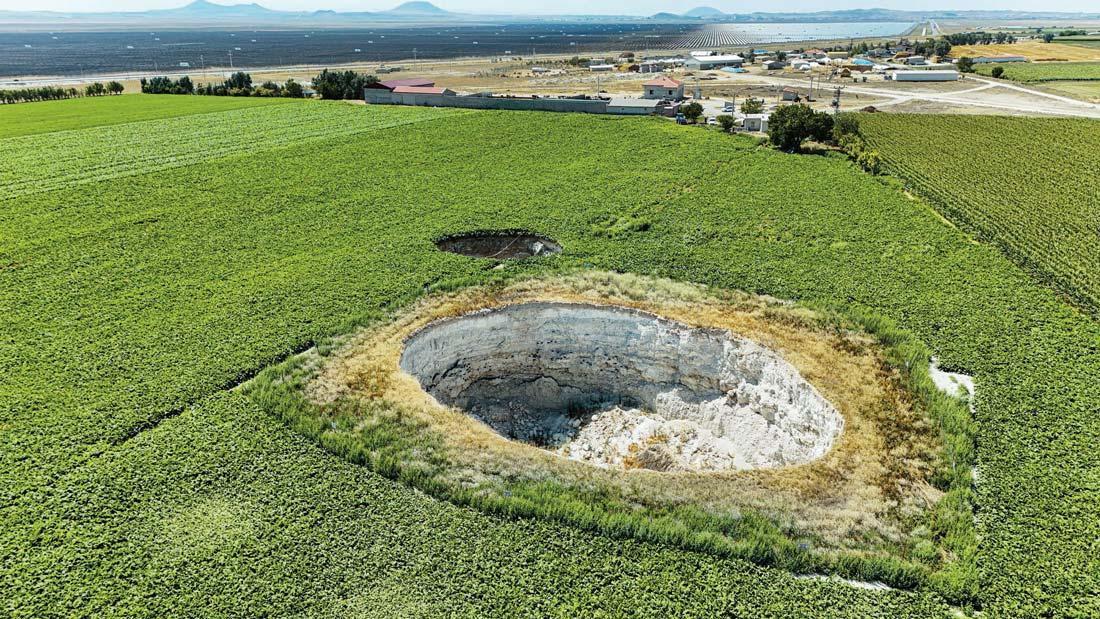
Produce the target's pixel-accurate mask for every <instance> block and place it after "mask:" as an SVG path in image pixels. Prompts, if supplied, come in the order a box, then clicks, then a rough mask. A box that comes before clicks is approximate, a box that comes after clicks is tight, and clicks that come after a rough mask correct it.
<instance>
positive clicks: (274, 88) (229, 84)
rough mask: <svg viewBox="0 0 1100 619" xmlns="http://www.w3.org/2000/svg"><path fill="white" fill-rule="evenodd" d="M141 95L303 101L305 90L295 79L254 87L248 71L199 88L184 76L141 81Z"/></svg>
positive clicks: (239, 72)
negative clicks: (293, 99)
mask: <svg viewBox="0 0 1100 619" xmlns="http://www.w3.org/2000/svg"><path fill="white" fill-rule="evenodd" d="M141 92H143V93H146V94H151V95H207V96H211V97H291V98H295V99H300V98H302V97H304V96H305V89H304V88H302V85H301V84H299V83H298V82H296V81H294V80H293V79H289V80H287V81H286V83H285V84H282V85H280V84H277V83H275V82H272V81H270V80H269V81H266V82H264V83H262V84H260V85H259V86H257V87H253V86H252V76H251V75H249V74H248V73H245V72H244V71H238V72H236V73H234V74H233V75H230V76H229V78H228V79H226V80H225V81H223V82H222V83H221V84H213V83H208V84H201V85H198V86H196V85H195V83H194V82H192V81H191V78H190V77H188V76H186V75H184V76H183V77H181V78H179V79H178V80H173V79H171V78H169V77H163V76H162V77H154V78H151V79H148V80H146V79H144V78H142V80H141Z"/></svg>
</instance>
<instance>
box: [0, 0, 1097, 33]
mask: <svg viewBox="0 0 1100 619" xmlns="http://www.w3.org/2000/svg"><path fill="white" fill-rule="evenodd" d="M928 19H955V20H975V21H989V20H1040V19H1041V20H1054V19H1082V20H1085V19H1090V20H1091V19H1100V13H1056V12H1045V11H895V10H888V9H856V10H837V11H819V12H816V13H738V14H730V13H723V12H722V11H719V10H718V9H715V8H713V7H708V6H700V7H696V8H694V9H691V10H690V11H688V12H687V13H685V14H683V15H676V14H674V13H670V12H667V11H666V12H661V13H657V14H656V15H653V16H651V17H641V16H630V15H575V14H574V15H537V16H536V15H523V14H511V15H477V14H466V13H451V12H449V11H446V10H444V9H441V8H439V7H438V6H436V5H434V4H432V3H431V2H429V1H428V0H411V1H409V2H405V3H403V4H400V5H398V6H396V7H394V8H392V9H390V10H388V11H379V12H374V13H372V12H365V11H359V12H344V11H332V10H315V11H276V10H272V9H268V8H266V7H263V6H260V5H259V4H255V3H250V4H217V3H214V2H209V1H208V0H194V2H191V3H190V4H187V5H185V6H181V7H177V8H174V9H158V10H151V11H110V12H103V13H82V12H78V11H35V10H29V11H27V10H20V11H8V10H0V27H6V28H8V29H17V30H44V31H52V30H58V29H64V30H81V29H86V28H96V29H99V28H104V27H119V28H126V29H131V28H132V29H145V28H165V27H167V28H186V27H201V28H207V27H222V28H226V27H246V28H247V27H261V26H262V27H268V28H278V27H305V26H311V27H312V26H316V27H347V26H351V25H366V24H375V23H377V24H399V23H400V24H431V23H435V24H444V23H447V24H449V23H456V24H457V23H466V24H470V23H478V24H485V23H540V22H577V23H581V22H584V23H596V22H602V23H634V22H640V21H659V22H665V23H680V24H699V23H761V22H772V23H814V22H869V21H896V22H907V21H908V22H919V21H924V20H928Z"/></svg>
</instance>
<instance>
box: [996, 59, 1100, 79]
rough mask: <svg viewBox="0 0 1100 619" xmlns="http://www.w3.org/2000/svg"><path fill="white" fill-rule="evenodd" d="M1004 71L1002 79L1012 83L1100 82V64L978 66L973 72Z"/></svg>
mask: <svg viewBox="0 0 1100 619" xmlns="http://www.w3.org/2000/svg"><path fill="white" fill-rule="evenodd" d="M997 66H1001V67H1002V68H1003V69H1004V75H1003V77H1004V78H1005V79H1009V80H1012V81H1014V82H1061V81H1080V82H1083V81H1091V80H1100V62H1028V63H1011V64H1006V65H995V64H980V65H977V66H976V67H975V71H976V72H977V73H980V74H981V75H990V74H991V72H992V71H993V68H994V67H997Z"/></svg>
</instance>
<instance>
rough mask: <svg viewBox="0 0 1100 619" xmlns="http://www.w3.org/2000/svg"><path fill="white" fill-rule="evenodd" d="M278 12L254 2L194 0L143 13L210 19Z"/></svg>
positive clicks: (268, 15)
mask: <svg viewBox="0 0 1100 619" xmlns="http://www.w3.org/2000/svg"><path fill="white" fill-rule="evenodd" d="M279 12H280V11H272V10H271V9H268V8H265V7H262V6H260V5H258V4H256V3H255V2H253V3H251V4H214V3H213V2H207V1H206V0H195V1H194V2H192V3H191V4H188V5H186V6H181V7H178V8H175V9H158V10H152V11H146V12H145V13H146V14H147V15H160V16H169V17H194V18H205V19H211V18H226V17H244V18H249V17H253V18H266V17H271V16H272V15H276V14H278V13H279Z"/></svg>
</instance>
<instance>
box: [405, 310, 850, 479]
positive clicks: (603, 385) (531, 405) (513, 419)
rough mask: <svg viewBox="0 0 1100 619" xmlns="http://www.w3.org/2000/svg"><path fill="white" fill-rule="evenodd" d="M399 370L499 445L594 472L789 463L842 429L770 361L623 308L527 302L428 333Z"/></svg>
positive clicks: (724, 340) (413, 344)
mask: <svg viewBox="0 0 1100 619" xmlns="http://www.w3.org/2000/svg"><path fill="white" fill-rule="evenodd" d="M400 365H401V369H402V370H404V371H405V372H407V373H409V374H410V375H412V376H413V377H415V378H416V379H417V380H418V381H419V382H420V385H421V386H422V387H423V388H424V390H425V391H427V392H428V393H429V394H431V395H432V396H433V397H434V398H435V399H436V400H437V401H438V402H440V403H441V404H444V405H447V406H453V407H456V408H459V409H462V410H463V411H465V412H466V413H467V414H469V415H471V416H473V417H475V418H477V419H479V420H481V421H483V422H484V423H486V424H487V425H489V426H490V427H492V428H493V429H494V430H496V431H497V432H498V433H500V434H501V435H503V436H505V437H507V438H510V439H513V440H517V441H523V442H527V443H532V444H535V445H538V446H540V447H543V448H546V449H549V450H552V451H555V452H558V453H560V454H562V455H565V456H567V457H569V458H573V459H576V460H581V461H584V462H588V463H591V464H596V465H599V466H605V467H616V468H646V469H651V470H658V471H685V470H690V471H723V470H742V469H753V468H773V467H779V466H785V465H792V464H801V463H805V462H810V461H812V460H815V459H817V458H820V457H821V456H822V455H824V454H825V453H826V452H827V451H828V450H829V449H830V447H831V446H832V444H833V442H834V440H835V439H836V437H837V436H838V435H839V434H840V432H841V429H842V427H843V418H842V417H841V415H840V414H839V413H838V412H837V410H836V409H835V408H834V407H833V406H832V405H831V404H830V403H829V402H828V401H827V400H825V398H823V397H822V396H821V395H820V394H819V393H818V391H817V390H816V389H814V387H813V386H812V385H811V384H810V383H808V382H807V381H806V380H805V379H804V378H803V377H802V376H801V375H800V374H799V372H798V370H797V369H796V368H795V367H794V366H792V365H791V364H790V363H788V362H787V361H786V360H784V359H783V358H782V357H781V356H780V355H779V354H777V353H776V352H774V351H772V350H770V349H768V348H766V347H764V346H762V345H760V344H758V343H756V342H753V341H751V340H748V339H745V338H742V337H738V336H736V335H734V334H732V333H730V332H729V331H725V330H720V329H703V328H695V327H691V326H689V325H686V324H683V323H680V322H676V321H673V320H669V319H665V318H661V317H658V316H655V315H653V314H648V313H645V312H641V311H637V310H632V309H628V308H624V307H615V306H600V305H587V304H574V303H551V302H531V303H521V304H516V305H509V306H504V307H501V308H497V309H492V310H485V311H480V312H476V313H473V314H467V315H465V316H460V317H457V318H449V319H445V320H440V321H436V322H434V323H431V324H429V325H428V326H426V327H424V328H423V329H420V330H419V331H417V332H415V333H414V334H413V335H411V336H410V337H409V338H408V339H407V340H406V342H405V348H404V350H403V352H402V354H401V361H400Z"/></svg>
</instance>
